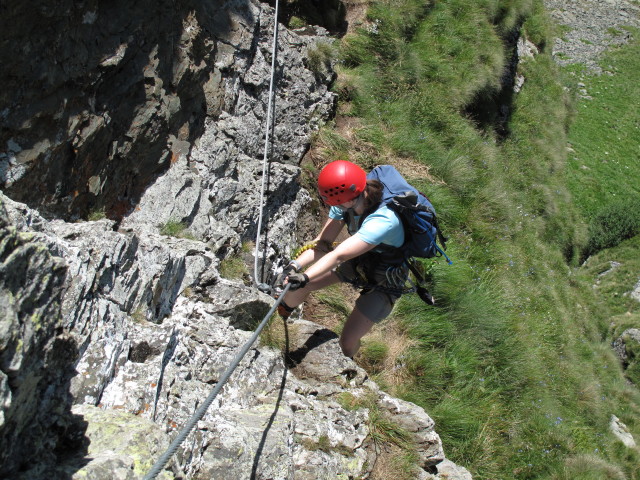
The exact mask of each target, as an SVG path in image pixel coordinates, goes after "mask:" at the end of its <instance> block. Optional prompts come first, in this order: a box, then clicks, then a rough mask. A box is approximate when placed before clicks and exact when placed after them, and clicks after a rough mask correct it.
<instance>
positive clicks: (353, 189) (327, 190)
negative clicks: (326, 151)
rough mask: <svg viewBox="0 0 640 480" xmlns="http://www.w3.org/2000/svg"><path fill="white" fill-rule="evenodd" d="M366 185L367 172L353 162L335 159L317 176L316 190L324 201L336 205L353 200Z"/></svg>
mask: <svg viewBox="0 0 640 480" xmlns="http://www.w3.org/2000/svg"><path fill="white" fill-rule="evenodd" d="M366 186H367V174H366V173H365V171H364V170H363V169H362V168H360V167H359V166H358V165H356V164H355V163H351V162H347V161H346V160H336V161H335V162H331V163H330V164H328V165H327V166H325V167H324V168H323V169H322V171H321V172H320V175H319V176H318V191H319V192H320V196H321V197H322V199H323V200H324V201H325V203H327V204H329V205H331V206H336V205H340V204H342V203H346V202H348V201H349V200H353V199H354V198H356V197H357V196H358V195H360V194H361V193H362V192H363V191H364V188H365V187H366Z"/></svg>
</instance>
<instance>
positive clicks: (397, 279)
mask: <svg viewBox="0 0 640 480" xmlns="http://www.w3.org/2000/svg"><path fill="white" fill-rule="evenodd" d="M318 190H319V193H320V196H321V197H322V199H323V200H324V202H325V203H326V204H328V205H329V206H330V207H331V208H330V209H329V218H328V220H327V221H326V223H325V225H324V227H323V228H322V230H321V232H320V234H319V235H318V237H317V238H316V239H315V240H314V242H313V243H315V247H314V248H313V249H309V250H306V251H304V252H303V253H302V254H301V255H300V257H299V258H297V259H296V260H294V261H291V262H290V263H289V264H288V265H287V266H286V267H285V269H284V271H283V273H282V275H281V276H280V277H279V280H278V281H279V282H280V284H284V285H286V284H287V283H289V284H291V287H290V289H289V292H287V294H286V296H285V297H284V299H283V301H282V303H281V304H280V306H279V308H278V313H279V314H280V316H282V317H283V318H285V319H286V318H288V317H289V316H290V315H291V312H293V310H294V309H295V308H296V307H297V306H298V305H300V304H301V303H302V302H303V301H304V300H305V299H306V298H307V296H308V295H309V293H311V292H312V291H314V290H318V289H321V288H324V287H327V286H329V285H332V284H335V283H338V282H347V283H350V284H352V285H354V286H355V287H356V288H361V289H362V291H361V293H360V296H359V298H358V299H357V300H356V303H355V307H354V309H353V311H352V312H351V314H350V315H349V318H348V319H347V321H346V323H345V325H344V328H343V330H342V333H341V335H340V347H341V348H342V351H343V353H344V354H345V355H346V356H347V357H353V356H354V355H355V353H356V352H357V351H358V349H359V348H360V339H361V338H362V337H363V336H364V335H365V334H367V333H368V332H369V331H370V330H371V328H372V327H373V325H374V324H375V323H378V322H380V321H382V320H383V319H385V318H386V317H387V316H388V315H389V313H391V310H392V308H393V305H394V303H395V301H396V300H397V299H398V298H399V297H400V296H401V294H402V286H403V285H404V283H405V282H406V280H407V277H408V269H407V266H406V264H404V263H403V261H402V255H398V254H397V253H398V249H399V247H401V246H402V245H403V243H404V230H403V227H402V223H401V220H400V218H399V217H398V215H397V214H396V213H395V212H394V211H392V210H391V209H389V208H388V207H387V206H386V205H382V204H381V200H382V184H381V183H380V182H379V181H377V180H367V175H366V173H365V171H364V170H363V169H362V168H360V167H359V166H358V165H356V164H354V163H351V162H348V161H345V160H337V161H334V162H331V163H329V164H328V165H327V166H325V167H324V168H323V169H322V171H321V172H320V175H319V177H318ZM363 217H364V220H363ZM345 225H347V228H348V231H349V233H350V234H351V235H352V236H351V237H349V238H348V239H347V240H345V241H344V242H342V243H340V244H339V245H338V246H337V247H335V248H333V242H334V241H335V240H336V238H337V237H338V235H339V233H340V232H341V231H342V229H343V227H344V226H345ZM305 267H308V268H307V269H306V270H305V271H304V272H302V269H304V268H305Z"/></svg>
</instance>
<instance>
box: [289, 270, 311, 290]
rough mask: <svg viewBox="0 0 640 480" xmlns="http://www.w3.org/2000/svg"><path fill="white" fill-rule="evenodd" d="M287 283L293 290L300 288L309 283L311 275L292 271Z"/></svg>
mask: <svg viewBox="0 0 640 480" xmlns="http://www.w3.org/2000/svg"><path fill="white" fill-rule="evenodd" d="M287 283H288V284H289V285H291V290H298V289H299V288H304V287H305V286H306V285H307V283H309V277H308V276H307V274H306V273H292V274H291V275H289V276H288V277H287Z"/></svg>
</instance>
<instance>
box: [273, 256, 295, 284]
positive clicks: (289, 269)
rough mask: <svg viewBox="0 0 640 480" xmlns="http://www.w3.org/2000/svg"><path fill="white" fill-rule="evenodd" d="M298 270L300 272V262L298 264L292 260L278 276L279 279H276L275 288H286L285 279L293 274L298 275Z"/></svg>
mask: <svg viewBox="0 0 640 480" xmlns="http://www.w3.org/2000/svg"><path fill="white" fill-rule="evenodd" d="M298 270H300V265H299V264H298V262H296V261H295V260H291V261H290V262H289V263H288V264H287V266H285V267H284V269H283V270H282V273H281V274H280V275H278V278H276V281H275V283H274V284H273V286H274V287H276V288H280V289H282V288H284V279H285V278H287V277H288V276H289V275H291V274H292V273H297V272H298Z"/></svg>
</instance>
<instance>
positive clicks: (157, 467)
mask: <svg viewBox="0 0 640 480" xmlns="http://www.w3.org/2000/svg"><path fill="white" fill-rule="evenodd" d="M289 288H291V285H286V286H285V288H284V291H283V292H282V295H281V296H280V298H278V300H276V302H275V303H274V304H273V307H271V310H269V312H268V313H267V315H266V316H265V317H264V319H263V320H262V322H260V325H258V328H256V330H255V331H254V332H253V335H252V336H251V338H250V339H249V340H248V341H247V342H246V343H245V344H244V345H243V347H242V349H241V350H240V351H239V352H238V354H237V355H236V356H235V358H234V359H233V361H232V362H231V365H229V367H228V368H227V369H226V370H225V372H224V373H223V374H222V375H221V376H220V379H219V380H218V383H217V384H216V386H215V387H214V389H213V390H212V391H211V393H210V394H209V396H208V397H207V399H206V400H205V401H204V403H203V404H202V405H200V407H199V408H198V410H196V412H195V413H194V414H193V416H192V417H191V418H190V419H189V421H188V422H187V423H186V424H185V426H184V427H182V430H180V433H179V434H178V436H177V437H176V438H174V439H173V442H171V445H169V448H168V449H167V451H166V452H164V454H163V455H162V456H161V457H160V458H159V459H158V460H157V461H156V463H155V464H154V465H153V467H151V470H149V473H147V475H145V477H144V480H152V479H154V478H156V476H157V475H158V474H159V473H160V472H161V471H162V469H163V468H164V466H165V465H166V464H167V462H168V461H169V459H170V458H171V457H172V456H173V454H174V453H176V450H178V447H179V446H180V445H181V444H182V442H184V440H185V439H186V438H187V435H189V433H190V432H191V430H192V429H193V427H195V426H196V424H197V423H198V422H199V421H200V419H201V418H202V417H203V416H204V414H205V413H206V411H207V409H208V408H209V406H210V405H211V403H212V402H213V400H214V399H215V398H216V396H217V395H218V393H220V390H222V387H223V386H224V384H225V383H227V380H229V377H230V376H231V374H232V373H233V371H234V370H235V369H236V367H237V366H238V364H239V363H240V361H241V360H242V359H243V358H244V356H245V355H246V354H247V352H248V351H249V349H250V348H251V346H252V345H253V344H254V342H255V341H256V340H257V338H258V335H260V332H262V329H263V328H264V327H265V326H266V325H267V323H268V322H269V319H270V318H271V315H273V313H274V312H275V311H276V309H277V308H278V306H279V305H280V303H281V302H282V299H283V298H284V294H286V293H287V292H288V291H289Z"/></svg>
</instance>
